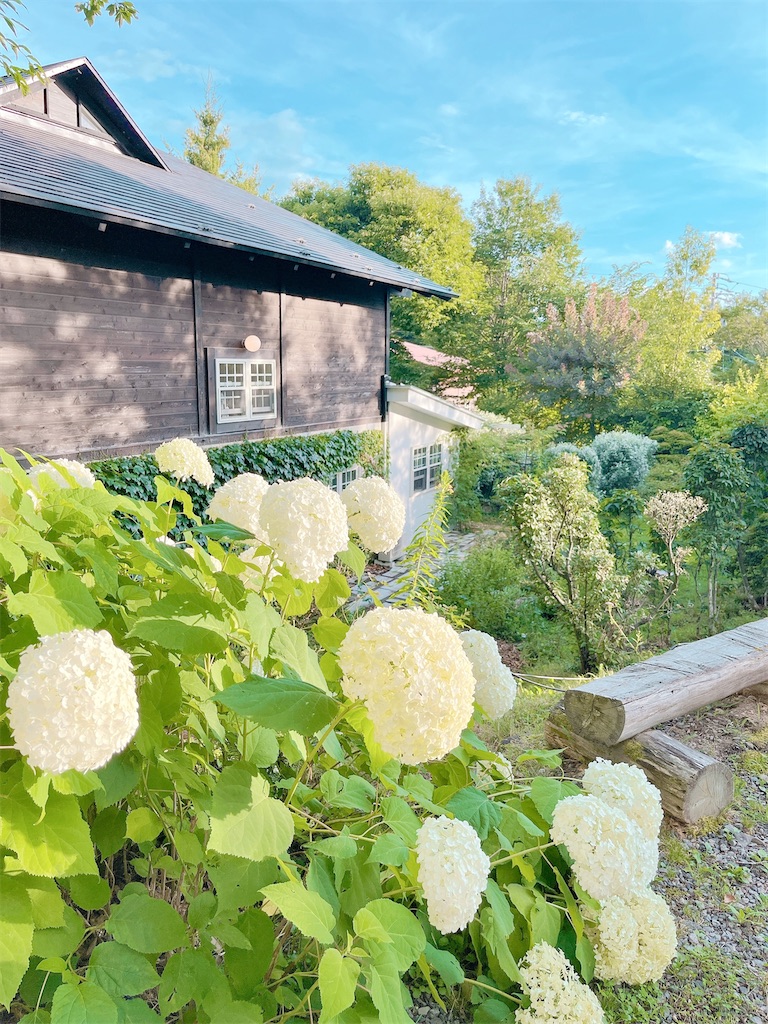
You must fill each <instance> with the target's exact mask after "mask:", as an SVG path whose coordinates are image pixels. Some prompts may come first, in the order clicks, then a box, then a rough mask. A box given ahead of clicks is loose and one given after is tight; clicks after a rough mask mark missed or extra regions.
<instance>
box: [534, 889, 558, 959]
mask: <svg viewBox="0 0 768 1024" xmlns="http://www.w3.org/2000/svg"><path fill="white" fill-rule="evenodd" d="M529 921H530V924H531V946H535V945H536V944H537V943H539V942H546V943H547V944H548V945H550V946H556V945H557V937H558V935H559V934H560V926H561V924H562V921H563V913H562V911H561V910H560V909H559V908H558V907H555V906H553V905H552V904H551V903H547V901H546V900H545V899H544V897H543V896H542V895H541V893H540V892H537V893H536V902H535V905H534V907H533V909H532V910H531V914H530V917H529Z"/></svg>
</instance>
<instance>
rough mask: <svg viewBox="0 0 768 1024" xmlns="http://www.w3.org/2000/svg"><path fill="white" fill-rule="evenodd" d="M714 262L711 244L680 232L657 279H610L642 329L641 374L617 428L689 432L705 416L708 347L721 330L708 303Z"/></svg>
mask: <svg viewBox="0 0 768 1024" xmlns="http://www.w3.org/2000/svg"><path fill="white" fill-rule="evenodd" d="M714 257H715V246H714V243H713V242H712V241H711V239H709V238H707V237H705V236H704V235H702V234H700V233H699V232H697V231H694V230H693V229H692V228H686V230H685V232H684V234H683V236H682V238H681V239H680V241H679V242H678V243H677V244H676V245H674V246H672V247H671V248H670V250H669V253H668V255H667V263H666V268H665V272H664V275H663V277H661V278H658V279H649V278H648V277H647V276H646V275H642V274H640V273H638V268H637V267H633V268H629V271H628V272H625V273H621V274H619V275H618V276H614V278H613V279H612V281H613V284H614V285H616V286H619V287H621V288H623V294H624V295H625V296H626V297H627V298H629V300H630V302H631V304H632V306H633V307H634V308H635V309H636V310H637V312H638V313H639V314H640V316H641V317H642V318H643V320H644V321H645V322H646V324H647V330H646V333H645V336H644V338H643V342H642V346H641V350H640V367H639V369H638V372H637V373H636V374H635V375H634V376H633V377H632V379H631V380H630V381H629V382H628V384H627V387H626V388H624V389H623V391H622V394H621V409H620V417H619V419H621V420H623V422H628V421H629V422H632V423H634V424H636V425H637V426H638V427H640V428H641V429H642V430H645V431H650V430H652V429H653V428H654V427H657V426H659V424H663V425H665V426H668V427H671V428H674V429H687V430H690V429H691V427H692V426H693V424H694V423H695V420H696V418H697V416H699V415H700V414H701V413H702V412H703V410H704V409H705V408H706V405H707V403H708V401H709V399H710V397H711V394H712V391H713V388H714V386H715V382H714V378H713V376H712V369H713V367H714V366H715V365H716V364H717V362H718V360H719V358H720V353H719V350H718V349H717V348H716V347H715V345H714V342H713V336H714V334H715V332H716V331H717V328H718V326H719V323H720V315H719V313H718V311H717V309H715V308H714V305H713V301H712V300H713V295H712V290H711V278H710V269H711V266H712V261H713V259H714Z"/></svg>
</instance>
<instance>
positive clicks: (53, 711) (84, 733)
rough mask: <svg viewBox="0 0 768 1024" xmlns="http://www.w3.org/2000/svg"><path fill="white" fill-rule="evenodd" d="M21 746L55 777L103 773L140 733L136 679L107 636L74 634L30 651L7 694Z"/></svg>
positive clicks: (48, 640)
mask: <svg viewBox="0 0 768 1024" xmlns="http://www.w3.org/2000/svg"><path fill="white" fill-rule="evenodd" d="M8 712H9V721H10V725H11V728H12V729H13V736H14V740H15V743H16V746H17V747H18V749H19V750H20V751H21V753H22V754H24V756H25V757H26V758H27V760H28V762H29V764H30V765H31V766H32V767H33V768H42V769H43V770H44V771H47V772H51V773H52V774H54V775H56V774H59V773H61V772H65V771H68V770H69V769H70V768H74V769H76V770H77V771H80V772H87V771H91V770H93V769H95V768H101V767H102V765H105V764H106V763H107V761H109V760H110V759H111V758H112V757H113V756H114V755H115V754H117V753H119V752H120V751H121V750H123V749H124V748H125V747H126V746H127V745H128V743H129V742H130V741H131V739H132V738H133V735H134V733H135V732H136V730H137V729H138V727H139V703H138V700H137V697H136V678H135V676H134V674H133V668H132V667H131V659H130V658H129V657H128V655H127V654H126V653H125V652H124V651H121V650H120V649H119V648H118V647H116V646H115V644H114V641H113V640H112V637H111V636H110V635H109V633H106V632H104V631H103V630H102V631H101V632H98V633H95V632H94V631H93V630H91V629H74V630H72V631H71V632H69V633H57V634H56V635H55V636H46V637H43V639H42V640H41V641H40V643H39V644H38V645H37V646H36V647H28V648H27V649H26V650H25V651H24V653H23V654H22V655H21V658H20V660H19V671H18V672H17V673H16V677H15V678H14V679H13V680H12V681H11V685H10V687H9V688H8Z"/></svg>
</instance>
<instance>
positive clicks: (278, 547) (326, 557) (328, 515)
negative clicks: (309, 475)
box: [259, 478, 349, 583]
mask: <svg viewBox="0 0 768 1024" xmlns="http://www.w3.org/2000/svg"><path fill="white" fill-rule="evenodd" d="M259 523H260V526H261V529H262V530H263V531H264V534H266V536H267V537H268V538H269V543H270V545H271V546H272V547H273V548H274V550H275V552H276V553H277V556H278V557H279V558H280V560H281V561H283V562H285V564H286V565H287V566H288V569H289V570H290V572H291V573H292V574H293V575H294V576H295V577H296V578H297V579H299V580H303V581H304V582H305V583H317V581H318V580H319V579H320V577H321V576H322V574H323V573H324V572H325V570H326V569H327V568H328V566H329V565H330V564H331V562H332V561H333V559H334V557H335V556H336V555H337V554H339V553H340V552H342V551H344V550H346V548H347V545H348V544H349V530H348V527H347V513H346V510H345V508H344V505H343V504H342V501H341V498H340V497H339V496H338V494H336V492H335V491H332V490H331V489H330V488H329V487H325V486H324V485H323V484H321V483H318V482H317V480H309V479H306V478H305V479H301V480H289V481H286V482H284V483H276V484H272V486H271V487H270V488H269V490H268V491H267V492H266V494H265V495H264V496H263V498H262V499H261V511H260V515H259Z"/></svg>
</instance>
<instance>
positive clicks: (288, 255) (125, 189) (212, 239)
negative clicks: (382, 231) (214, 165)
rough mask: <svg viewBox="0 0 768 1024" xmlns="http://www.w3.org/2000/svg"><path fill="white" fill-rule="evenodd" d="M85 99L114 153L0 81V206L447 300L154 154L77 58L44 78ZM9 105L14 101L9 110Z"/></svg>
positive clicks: (331, 237) (324, 233) (389, 266)
mask: <svg viewBox="0 0 768 1024" xmlns="http://www.w3.org/2000/svg"><path fill="white" fill-rule="evenodd" d="M45 71H46V76H47V78H48V79H49V80H51V81H57V80H58V81H61V82H62V83H63V84H65V86H67V87H68V88H70V89H71V88H72V84H71V83H72V81H73V76H77V79H76V81H77V88H78V89H82V90H83V92H84V95H86V96H87V100H88V104H89V110H90V111H93V112H95V114H96V115H99V114H103V117H104V121H105V123H108V125H109V127H110V131H111V133H112V135H113V137H114V138H115V141H116V142H117V143H119V147H118V145H115V146H112V145H110V144H109V143H107V142H105V140H103V139H100V138H97V137H95V136H92V134H91V133H89V132H86V131H83V130H81V129H79V128H74V127H66V126H63V125H59V124H54V123H52V122H51V121H49V119H48V118H46V117H44V116H38V115H37V114H35V113H34V112H30V111H28V110H26V109H23V108H22V106H21V105H20V102H19V96H20V94H19V93H18V92H17V91H16V89H15V85H14V83H12V82H11V81H10V80H9V79H1V80H0V198H4V199H12V200H16V201H21V202H27V203H33V204H36V205H40V206H47V207H52V208H55V209H58V210H64V211H67V212H72V213H79V214H83V215H85V216H90V217H95V218H99V219H100V220H105V221H114V222H116V223H122V224H129V225H131V226H133V227H139V228H145V229H149V230H153V231H160V232H163V233H166V234H172V235H177V236H179V237H182V238H185V239H190V240H196V241H201V242H206V243H208V244H210V245H220V246H225V247H228V248H234V249H240V250H244V251H246V252H252V253H258V254H260V255H266V256H274V257H277V258H280V259H286V260H291V261H293V262H295V263H301V264H307V265H310V266H315V267H323V268H327V269H329V270H332V271H336V272H338V273H343V274H349V275H351V276H353V277H361V278H365V279H368V280H370V281H377V282H379V283H382V284H386V285H389V286H391V287H393V288H397V289H409V290H411V291H414V292H419V293H421V294H423V295H435V296H438V297H440V298H444V299H449V298H451V297H453V296H454V295H455V292H453V291H452V289H450V288H447V287H445V286H443V285H439V284H437V283H436V282H434V281H430V280H429V279H428V278H426V277H422V276H421V275H420V274H416V273H414V272H413V271H410V270H407V269H406V268H405V267H402V266H400V265H398V264H397V263H394V262H393V261H392V260H388V259H385V258H384V257H383V256H379V255H378V254H377V253H375V252H372V251H371V250H370V249H365V248H363V246H360V245H356V244H355V243H354V242H350V241H348V240H347V239H345V238H342V237H341V236H340V235H336V234H334V233H333V232H332V231H328V230H326V229H325V228H322V227H320V226H319V225H317V224H313V223H312V222H311V221H308V220H305V219H304V218H303V217H299V216H297V215H296V214H294V213H290V212H289V211H287V210H284V209H282V208H281V207H279V206H275V205H274V204H273V203H270V202H268V201H267V200H265V199H260V198H259V197H257V196H254V195H252V194H251V193H249V192H246V191H244V190H243V189H241V188H238V187H237V186H236V185H231V184H229V182H226V181H223V180H222V179H221V178H217V177H216V176H215V175H212V174H208V173H207V172H206V171H203V170H200V169H199V168H197V167H193V166H192V165H191V164H188V163H186V162H185V161H184V160H179V159H177V158H176V157H172V156H169V155H168V154H165V153H162V154H160V153H159V152H158V151H157V150H156V149H154V147H152V146H151V144H150V143H149V142H148V141H147V140H146V138H145V137H144V136H143V135H142V134H141V132H140V130H139V129H138V126H136V124H135V122H133V121H132V119H131V118H130V116H129V115H128V113H127V111H126V110H125V108H124V107H123V106H122V105H121V104H120V102H119V101H118V100H117V97H116V96H115V95H114V93H112V92H111V90H110V89H109V88H108V86H107V85H106V83H105V82H104V81H103V79H102V78H101V77H100V76H99V74H98V72H96V70H95V68H94V67H93V65H92V64H91V63H90V61H88V60H87V59H86V58H78V59H77V60H75V61H68V62H66V63H64V64H55V65H50V66H49V67H47V68H46V69H45ZM14 100H16V101H17V102H16V103H15V104H14Z"/></svg>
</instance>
